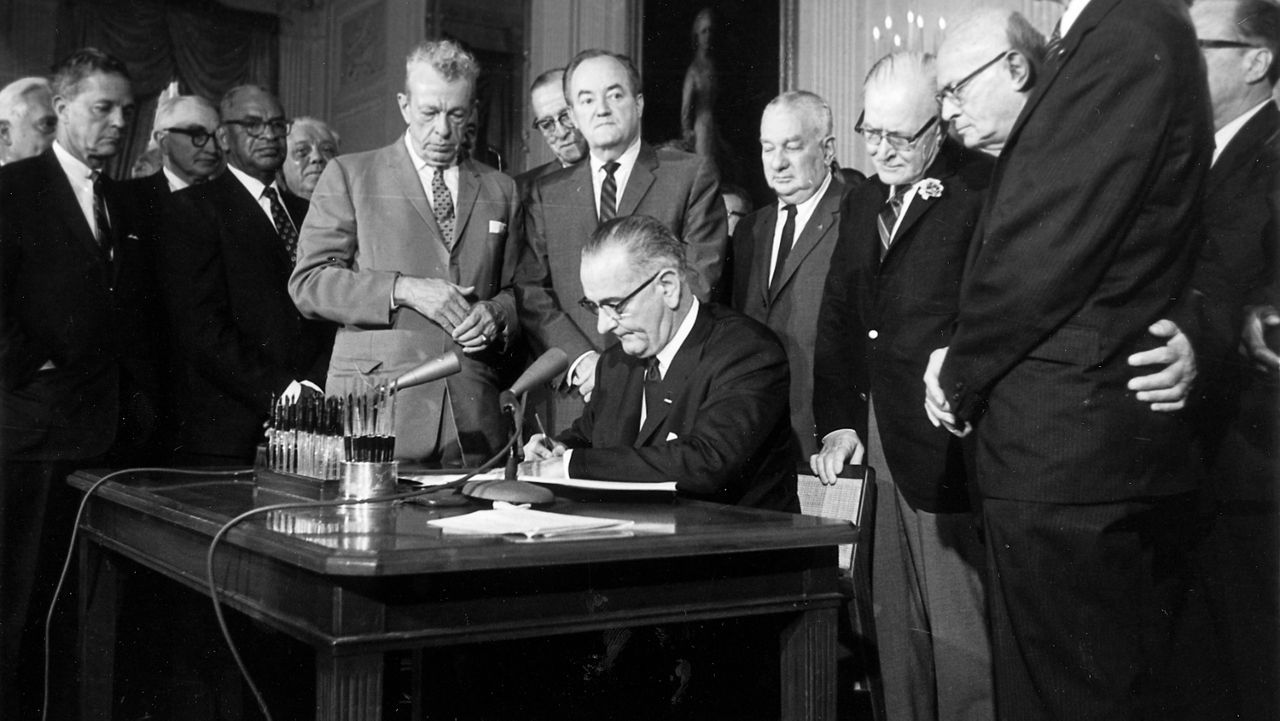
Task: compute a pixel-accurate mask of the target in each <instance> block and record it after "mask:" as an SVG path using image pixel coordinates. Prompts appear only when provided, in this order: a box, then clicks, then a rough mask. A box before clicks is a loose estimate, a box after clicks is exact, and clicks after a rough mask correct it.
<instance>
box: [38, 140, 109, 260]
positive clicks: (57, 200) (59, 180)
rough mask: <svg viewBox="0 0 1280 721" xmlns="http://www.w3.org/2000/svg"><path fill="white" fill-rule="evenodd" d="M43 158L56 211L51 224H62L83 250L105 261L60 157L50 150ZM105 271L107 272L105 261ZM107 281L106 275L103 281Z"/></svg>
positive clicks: (52, 207) (51, 205)
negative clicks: (59, 161)
mask: <svg viewBox="0 0 1280 721" xmlns="http://www.w3.org/2000/svg"><path fill="white" fill-rule="evenodd" d="M41 157H43V158H45V159H46V160H45V172H46V173H47V174H48V176H49V181H50V182H49V183H47V184H46V186H45V187H46V188H48V191H47V192H48V197H49V208H50V209H51V210H54V211H56V212H53V213H50V216H51V217H50V218H49V222H60V223H62V224H63V227H65V228H66V229H67V231H68V232H70V234H71V236H72V237H74V238H75V239H76V241H77V242H78V243H79V245H80V247H81V248H82V249H84V250H85V251H86V252H88V253H89V254H91V255H92V256H93V257H94V258H97V259H98V260H99V261H103V257H102V248H101V247H100V246H99V245H98V241H97V239H96V238H94V237H93V229H92V228H90V227H89V221H88V220H86V219H85V217H84V211H82V210H81V209H80V201H78V200H76V193H75V191H74V190H72V189H71V180H70V179H68V178H67V174H66V173H64V172H62V165H61V164H59V163H58V156H57V155H55V154H54V152H53V150H52V149H49V150H48V151H46V152H45V154H44V155H43V156H41ZM103 270H104V271H105V270H106V266H105V261H104V265H103ZM106 280H107V278H106V276H105V275H104V276H103V281H104V282H105V281H106Z"/></svg>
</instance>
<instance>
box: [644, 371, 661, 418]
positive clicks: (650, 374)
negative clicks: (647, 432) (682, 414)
mask: <svg viewBox="0 0 1280 721" xmlns="http://www.w3.org/2000/svg"><path fill="white" fill-rule="evenodd" d="M661 403H662V371H661V370H659V368H658V357H657V356H653V357H652V358H650V359H649V362H648V366H647V367H646V368H645V370H644V415H645V419H646V420H648V418H649V416H652V415H653V413H654V411H656V410H658V406H659V404H661ZM642 425H643V424H642Z"/></svg>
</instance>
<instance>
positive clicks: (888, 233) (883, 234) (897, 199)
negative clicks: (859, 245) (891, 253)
mask: <svg viewBox="0 0 1280 721" xmlns="http://www.w3.org/2000/svg"><path fill="white" fill-rule="evenodd" d="M903 188H904V190H903V192H905V188H906V186H903ZM902 195H903V193H901V192H898V186H896V185H895V186H893V187H892V188H890V189H889V199H888V200H886V201H885V202H884V207H883V208H881V209H880V214H879V215H878V216H876V227H877V229H879V231H880V245H882V246H884V251H888V250H889V246H890V245H892V244H893V226H895V225H897V224H898V214H899V213H901V212H902ZM884 251H882V252H881V253H880V254H881V255H882V256H883V255H884Z"/></svg>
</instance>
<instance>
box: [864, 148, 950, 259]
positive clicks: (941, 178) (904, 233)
mask: <svg viewBox="0 0 1280 721" xmlns="http://www.w3.org/2000/svg"><path fill="white" fill-rule="evenodd" d="M951 142H952V141H950V140H943V142H942V147H941V148H939V149H938V156H937V157H936V158H934V159H933V162H932V163H931V164H930V165H929V169H928V170H926V171H925V173H924V177H925V178H933V179H934V180H937V181H938V182H939V183H941V184H942V195H940V196H937V197H933V198H926V197H924V196H923V195H921V194H920V191H919V190H917V191H916V194H915V197H913V198H912V199H911V204H910V205H908V206H907V211H906V214H905V215H903V216H902V221H901V222H900V223H898V230H897V232H896V233H894V234H893V243H892V244H891V245H890V246H889V250H888V252H886V253H885V254H884V260H887V259H888V258H889V256H891V255H893V254H894V250H895V249H897V248H898V246H899V245H900V244H902V243H904V242H906V241H907V240H909V236H910V234H911V229H912V228H913V227H915V225H916V223H917V222H919V221H920V219H921V218H923V217H924V215H925V213H928V212H929V211H930V210H932V209H933V206H934V205H936V204H937V202H938V201H939V200H940V199H941V198H942V197H943V196H945V195H946V194H947V192H948V190H950V191H951V192H955V191H954V190H953V189H949V188H948V187H947V186H948V185H949V184H950V182H951V180H952V178H953V176H954V175H955V171H954V170H953V169H952V164H951V162H950V161H949V160H948V158H949V156H950V153H951V150H952V145H951ZM882 262H883V261H882Z"/></svg>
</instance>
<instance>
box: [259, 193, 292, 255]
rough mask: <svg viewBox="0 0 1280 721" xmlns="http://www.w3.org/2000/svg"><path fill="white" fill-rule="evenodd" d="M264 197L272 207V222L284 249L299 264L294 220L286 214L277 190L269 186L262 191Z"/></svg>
mask: <svg viewBox="0 0 1280 721" xmlns="http://www.w3.org/2000/svg"><path fill="white" fill-rule="evenodd" d="M262 197H264V198H266V199H267V203H268V204H269V205H270V206H271V222H273V223H275V225H276V234H277V235H279V236H280V240H283V241H284V249H285V252H286V253H288V254H289V260H290V261H291V262H293V263H296V262H298V229H297V228H295V227H293V220H292V219H291V218H290V217H289V214H288V213H286V212H284V204H283V203H281V202H280V196H279V195H277V194H276V189H275V188H272V187H271V186H267V187H266V188H263V189H262Z"/></svg>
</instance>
